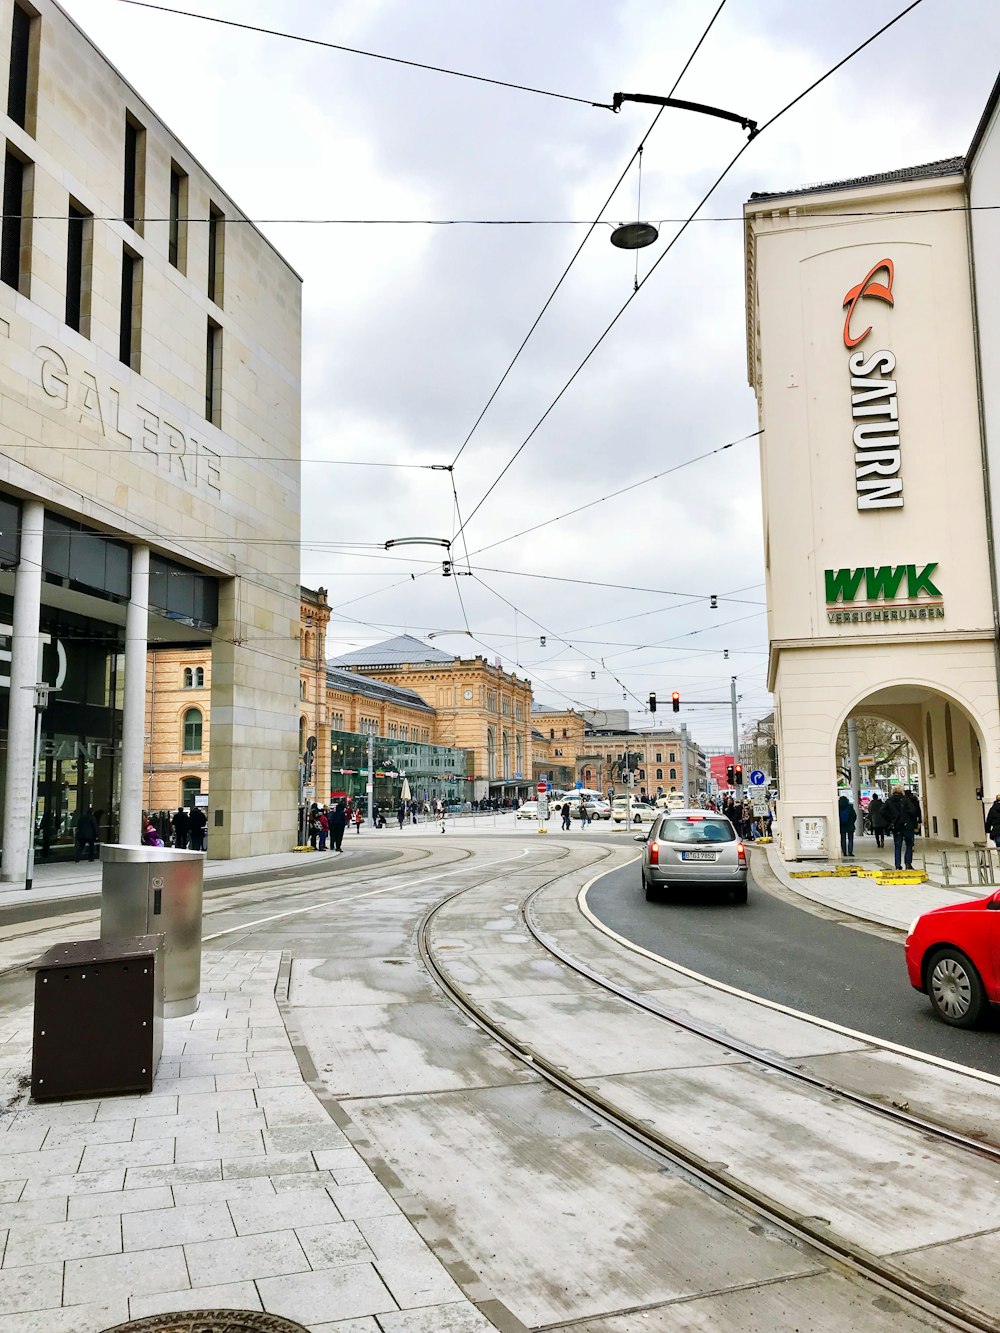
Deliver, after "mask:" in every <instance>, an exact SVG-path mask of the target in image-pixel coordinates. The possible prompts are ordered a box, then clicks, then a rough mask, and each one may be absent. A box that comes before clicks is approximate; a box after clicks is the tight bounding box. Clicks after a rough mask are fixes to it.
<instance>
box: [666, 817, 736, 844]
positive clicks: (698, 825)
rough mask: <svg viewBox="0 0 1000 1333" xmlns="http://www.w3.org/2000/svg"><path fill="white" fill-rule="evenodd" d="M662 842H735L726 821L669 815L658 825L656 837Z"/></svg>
mask: <svg viewBox="0 0 1000 1333" xmlns="http://www.w3.org/2000/svg"><path fill="white" fill-rule="evenodd" d="M656 836H657V837H658V838H662V839H663V841H664V842H688V843H706V842H735V841H736V833H735V830H734V829H733V826H732V824H730V822H729V820H728V819H718V818H714V819H712V818H706V819H692V818H691V817H690V816H688V815H682V816H680V817H676V816H673V815H671V816H670V818H669V819H664V820H663V822H662V823H661V824H660V828H659V831H658V832H657V835H656Z"/></svg>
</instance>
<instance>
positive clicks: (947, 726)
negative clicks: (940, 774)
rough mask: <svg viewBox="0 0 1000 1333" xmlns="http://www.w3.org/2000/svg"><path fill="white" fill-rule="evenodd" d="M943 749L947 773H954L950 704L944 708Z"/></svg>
mask: <svg viewBox="0 0 1000 1333" xmlns="http://www.w3.org/2000/svg"><path fill="white" fill-rule="evenodd" d="M944 749H945V754H946V755H947V758H948V772H949V773H954V771H955V737H954V735H953V734H952V729H951V704H945V706H944Z"/></svg>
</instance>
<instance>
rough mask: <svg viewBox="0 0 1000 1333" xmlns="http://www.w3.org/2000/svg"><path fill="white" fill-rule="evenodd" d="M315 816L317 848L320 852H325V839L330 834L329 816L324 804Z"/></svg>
mask: <svg viewBox="0 0 1000 1333" xmlns="http://www.w3.org/2000/svg"><path fill="white" fill-rule="evenodd" d="M317 818H318V820H319V850H320V851H321V852H325V851H326V840H327V838H328V837H329V836H330V817H329V815H328V814H327V813H326V806H325V805H324V806H323V808H322V810H320V812H319V815H318V816H317Z"/></svg>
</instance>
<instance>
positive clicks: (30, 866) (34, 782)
mask: <svg viewBox="0 0 1000 1333" xmlns="http://www.w3.org/2000/svg"><path fill="white" fill-rule="evenodd" d="M21 688H22V689H24V690H34V693H35V700H34V707H35V745H34V750H33V752H32V755H33V763H32V765H31V819H30V823H29V826H28V859H27V864H26V865H25V870H24V887H25V888H26V889H30V888H31V881H32V880H33V879H34V876H35V812H36V810H37V807H38V763H39V760H40V759H41V751H42V714H43V713H44V712H45V709H46V707H47V705H48V702H49V695H50V694H51V693H52V690H53V689H54V688H55V687H54V686H52V685H47V684H46V683H45V682H44V681H41V680H40V681H38V682H37V683H36V684H34V685H22V686H21Z"/></svg>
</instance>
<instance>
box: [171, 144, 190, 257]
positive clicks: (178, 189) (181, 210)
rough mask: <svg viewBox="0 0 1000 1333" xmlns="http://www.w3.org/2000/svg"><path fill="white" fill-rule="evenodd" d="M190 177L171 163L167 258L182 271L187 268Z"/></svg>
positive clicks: (174, 163) (175, 164)
mask: <svg viewBox="0 0 1000 1333" xmlns="http://www.w3.org/2000/svg"><path fill="white" fill-rule="evenodd" d="M187 211H188V178H187V173H186V172H183V171H181V169H180V167H179V166H178V165H177V163H176V162H171V164H170V229H169V233H168V236H167V258H168V259H169V260H170V262H171V264H173V266H174V268H178V269H180V271H181V272H182V273H184V272H185V271H186V268H187Z"/></svg>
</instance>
